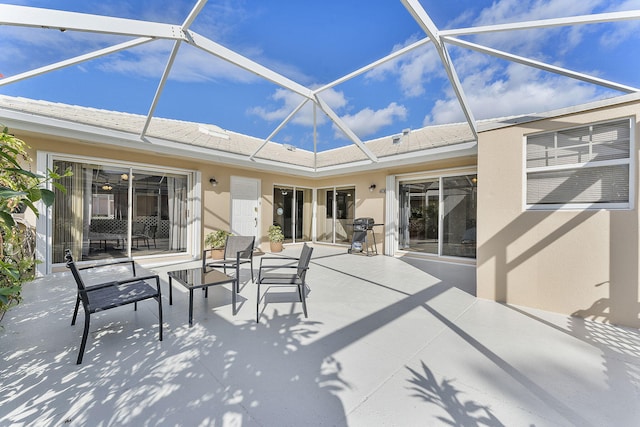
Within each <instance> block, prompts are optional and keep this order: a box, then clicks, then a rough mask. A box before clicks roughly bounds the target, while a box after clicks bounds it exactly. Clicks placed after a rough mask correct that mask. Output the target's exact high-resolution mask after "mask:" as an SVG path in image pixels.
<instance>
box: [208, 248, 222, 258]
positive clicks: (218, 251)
mask: <svg viewBox="0 0 640 427" xmlns="http://www.w3.org/2000/svg"><path fill="white" fill-rule="evenodd" d="M222 258H224V248H222V249H211V259H222Z"/></svg>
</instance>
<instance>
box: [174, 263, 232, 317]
mask: <svg viewBox="0 0 640 427" xmlns="http://www.w3.org/2000/svg"><path fill="white" fill-rule="evenodd" d="M167 275H168V276H169V305H172V304H173V283H172V280H173V279H175V280H176V281H177V282H178V283H180V284H181V285H182V286H184V287H185V288H187V289H188V290H189V325H193V290H194V289H198V288H201V289H204V290H205V292H207V288H208V287H209V286H216V285H224V284H227V283H231V301H232V304H233V314H234V315H235V314H236V290H237V287H238V284H237V277H238V276H237V271H236V277H231V276H227V275H226V274H224V273H223V272H221V271H218V270H213V269H211V268H204V269H203V268H202V267H198V268H189V269H186V270H176V271H169V272H168V273H167ZM207 296H208V292H207V293H205V297H207Z"/></svg>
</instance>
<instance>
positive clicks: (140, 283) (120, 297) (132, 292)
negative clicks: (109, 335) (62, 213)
mask: <svg viewBox="0 0 640 427" xmlns="http://www.w3.org/2000/svg"><path fill="white" fill-rule="evenodd" d="M65 259H66V260H67V267H68V268H69V269H70V270H71V273H72V274H73V278H74V279H75V281H76V284H77V285H78V296H77V298H76V307H75V310H74V311H73V319H72V320H71V325H75V324H76V317H77V315H78V308H79V306H80V302H81V301H82V307H83V308H84V332H83V334H82V342H81V344H80V352H79V354H78V360H77V362H76V363H77V364H80V363H82V357H83V355H84V350H85V346H86V344H87V336H88V335H89V319H90V316H91V314H93V313H96V312H99V311H104V310H109V309H112V308H115V307H120V306H123V305H127V304H134V309H136V310H137V308H138V302H139V301H143V300H146V299H150V298H153V299H155V300H156V301H158V322H159V331H158V339H159V340H160V341H162V295H161V293H160V278H159V276H158V275H149V276H136V270H135V264H134V262H133V260H127V261H118V262H114V263H109V264H100V265H92V266H87V267H81V268H78V267H77V266H76V263H75V261H74V260H73V256H72V255H71V252H70V251H69V250H68V249H67V250H65ZM123 263H131V268H132V273H133V277H130V278H127V279H124V280H114V281H110V282H105V283H100V284H96V285H85V283H84V280H83V279H82V276H81V275H80V270H87V269H90V268H96V267H106V266H113V265H116V264H123ZM153 280H155V283H156V286H155V287H154V286H152V285H150V284H149V283H148V281H153Z"/></svg>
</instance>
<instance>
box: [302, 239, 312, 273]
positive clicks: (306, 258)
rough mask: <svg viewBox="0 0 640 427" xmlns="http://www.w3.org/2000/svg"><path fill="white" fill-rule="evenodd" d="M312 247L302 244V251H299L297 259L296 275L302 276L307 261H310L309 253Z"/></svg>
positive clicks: (306, 266) (307, 264) (305, 269)
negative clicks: (298, 258)
mask: <svg viewBox="0 0 640 427" xmlns="http://www.w3.org/2000/svg"><path fill="white" fill-rule="evenodd" d="M312 253H313V248H312V247H311V246H309V245H307V244H306V243H305V244H304V246H302V252H301V253H300V260H299V261H298V277H300V278H304V276H305V273H306V272H307V268H308V267H309V262H310V261H311V254H312Z"/></svg>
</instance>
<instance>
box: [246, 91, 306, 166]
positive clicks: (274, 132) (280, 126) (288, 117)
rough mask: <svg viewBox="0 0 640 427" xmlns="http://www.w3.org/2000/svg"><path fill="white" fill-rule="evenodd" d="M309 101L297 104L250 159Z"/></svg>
mask: <svg viewBox="0 0 640 427" xmlns="http://www.w3.org/2000/svg"><path fill="white" fill-rule="evenodd" d="M307 102H309V100H308V99H305V100H303V101H302V102H301V103H300V105H298V106H297V107H296V108H295V109H294V110H293V111H292V112H291V113H289V115H288V116H287V118H286V119H284V120H283V121H282V123H280V124H279V125H278V127H277V128H275V129H274V131H273V132H271V134H270V135H269V136H268V137H267V138H266V139H265V140H264V142H263V143H262V144H261V145H260V147H258V148H257V149H256V151H254V152H253V153H252V154H251V155H250V156H249V160H253V158H254V157H255V156H256V154H258V152H259V151H260V150H262V149H263V148H264V146H265V145H267V143H268V142H269V141H271V138H273V137H274V136H276V135H277V134H278V132H280V131H281V130H282V128H283V127H285V125H286V124H287V123H289V121H290V120H291V119H292V118H293V116H295V115H296V113H297V112H298V111H300V109H301V108H302V107H304V105H305V104H306V103H307Z"/></svg>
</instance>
